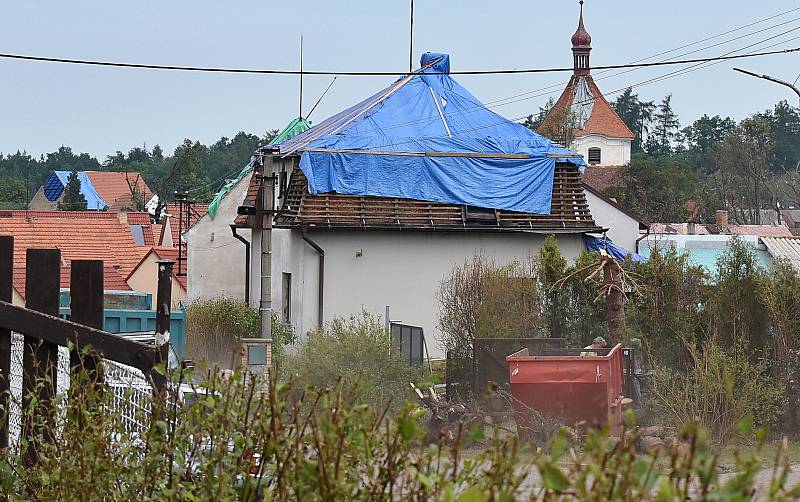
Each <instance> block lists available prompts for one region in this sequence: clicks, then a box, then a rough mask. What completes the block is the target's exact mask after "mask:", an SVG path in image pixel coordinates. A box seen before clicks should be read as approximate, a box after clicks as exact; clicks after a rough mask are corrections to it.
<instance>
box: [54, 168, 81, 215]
mask: <svg viewBox="0 0 800 502" xmlns="http://www.w3.org/2000/svg"><path fill="white" fill-rule="evenodd" d="M87 206H88V203H87V202H86V197H84V196H83V194H82V193H81V180H80V179H78V172H77V171H76V170H74V169H73V170H72V172H71V173H70V174H69V179H68V180H67V186H66V188H64V197H62V198H61V202H59V203H58V210H59V211H85V210H86V207H87Z"/></svg>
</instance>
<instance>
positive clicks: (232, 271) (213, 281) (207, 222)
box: [184, 177, 250, 301]
mask: <svg viewBox="0 0 800 502" xmlns="http://www.w3.org/2000/svg"><path fill="white" fill-rule="evenodd" d="M248 182H249V179H248V178H247V177H245V179H243V180H242V181H240V182H239V183H238V184H237V185H236V186H234V187H233V188H232V189H231V190H230V192H228V194H227V195H226V196H225V197H224V198H223V199H222V201H221V202H220V205H219V210H218V211H217V216H216V218H214V219H213V220H212V219H211V216H210V215H208V214H206V215H204V216H203V217H202V218H200V220H199V221H198V222H197V223H195V224H194V225H193V226H192V228H190V229H189V230H188V231H187V232H186V233H185V234H184V236H185V239H186V242H187V252H188V255H187V262H188V263H187V265H188V277H187V281H188V284H187V288H188V291H187V292H186V293H187V295H186V296H187V299H188V301H192V300H196V299H198V298H213V297H215V296H231V297H234V298H242V299H244V282H245V281H244V277H245V246H244V244H243V243H242V242H240V241H238V240H237V239H235V238H234V237H233V234H232V233H231V224H232V223H233V221H234V220H235V219H236V210H237V208H238V207H239V205H240V204H241V203H242V200H244V196H245V193H246V192H247V185H248ZM238 232H239V235H241V236H242V237H244V238H245V239H248V240H249V239H250V230H248V229H239V230H238Z"/></svg>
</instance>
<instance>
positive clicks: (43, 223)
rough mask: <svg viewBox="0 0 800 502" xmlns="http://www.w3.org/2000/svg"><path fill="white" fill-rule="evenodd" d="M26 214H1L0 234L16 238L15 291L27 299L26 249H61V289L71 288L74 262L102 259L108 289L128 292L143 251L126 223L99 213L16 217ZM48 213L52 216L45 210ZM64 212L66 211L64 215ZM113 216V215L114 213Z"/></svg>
mask: <svg viewBox="0 0 800 502" xmlns="http://www.w3.org/2000/svg"><path fill="white" fill-rule="evenodd" d="M15 213H23V214H25V213H26V212H25V211H19V212H17V211H0V235H11V236H13V237H14V288H15V289H16V290H17V292H18V293H19V294H20V295H21V296H23V297H24V296H25V250H26V249H28V248H50V249H52V248H58V249H60V250H61V256H62V270H61V286H62V287H69V265H70V263H71V261H72V260H103V261H104V263H105V275H104V282H105V288H106V289H123V290H129V289H130V287H129V286H128V285H127V283H126V282H125V277H127V275H128V273H130V271H131V270H132V269H133V267H135V266H136V264H137V263H138V261H139V259H140V253H141V251H140V248H138V247H137V246H136V245H135V244H134V242H133V237H132V236H131V233H130V228H129V227H128V225H127V224H124V223H120V222H119V221H118V220H117V218H116V217H112V218H98V217H97V216H96V215H97V213H92V212H81V213H79V215H87V217H85V218H82V217H80V216H79V215H74V216H72V217H64V215H63V214H61V215H57V216H51V215H49V214H45V215H38V214H36V213H37V212H36V211H29V212H27V215H26V216H21V215H15ZM45 213H50V212H49V211H46V212H45ZM62 213H63V212H62ZM111 214H112V215H113V213H111Z"/></svg>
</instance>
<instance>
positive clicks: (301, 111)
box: [298, 33, 303, 117]
mask: <svg viewBox="0 0 800 502" xmlns="http://www.w3.org/2000/svg"><path fill="white" fill-rule="evenodd" d="M302 116H303V34H302V33H301V34H300V115H298V117H302Z"/></svg>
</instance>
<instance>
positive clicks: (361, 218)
mask: <svg viewBox="0 0 800 502" xmlns="http://www.w3.org/2000/svg"><path fill="white" fill-rule="evenodd" d="M247 202H250V203H254V199H253V200H249V201H247ZM276 225H278V226H284V227H305V228H358V229H395V230H398V229H420V230H442V231H476V230H477V231H484V232H491V231H516V232H534V233H582V232H595V231H599V230H600V227H598V226H597V224H595V222H594V220H593V219H592V215H591V214H590V212H589V206H588V204H587V202H586V195H585V194H584V192H583V187H582V186H581V182H580V175H579V174H578V171H577V168H575V166H572V165H569V164H557V165H556V173H555V178H554V181H553V202H552V208H551V214H549V215H543V214H530V213H517V212H512V211H505V210H493V209H489V210H486V209H476V208H467V207H464V206H460V205H456V204H446V203H440V202H427V201H419V200H412V199H399V198H390V197H368V196H357V195H343V194H336V193H327V194H318V195H310V194H309V193H308V181H307V180H306V177H305V176H304V175H303V172H302V171H301V170H300V169H295V170H294V172H293V173H292V176H291V179H290V182H289V188H288V190H287V194H286V198H285V201H284V204H283V207H282V208H281V212H280V214H279V215H278V217H277V219H276Z"/></svg>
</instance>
